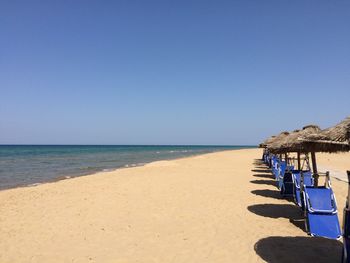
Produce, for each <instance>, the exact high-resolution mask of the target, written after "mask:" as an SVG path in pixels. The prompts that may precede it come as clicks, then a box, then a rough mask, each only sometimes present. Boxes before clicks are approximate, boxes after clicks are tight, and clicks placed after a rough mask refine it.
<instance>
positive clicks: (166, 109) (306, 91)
mask: <svg viewBox="0 0 350 263" xmlns="http://www.w3.org/2000/svg"><path fill="white" fill-rule="evenodd" d="M349 14H350V2H349V1H345V0H343V1H341V0H340V1H329V0H327V1H321V0H317V1H316V0H314V1H305V0H299V1H280V0H275V1H269V0H268V1H261V0H255V1H253V0H252V1H249V0H242V1H199V0H198V1H12V0H8V1H1V3H0V144H13V143H14V144H257V143H258V142H260V141H261V140H262V139H264V138H265V137H266V136H268V135H272V134H275V133H278V132H279V131H281V130H291V129H295V128H299V127H301V126H302V125H304V124H309V123H316V124H319V125H320V126H321V127H322V128H325V127H327V126H331V125H334V124H336V123H337V122H338V121H340V120H342V119H343V118H344V117H346V116H347V115H349V114H350V104H349V98H350V15H349Z"/></svg>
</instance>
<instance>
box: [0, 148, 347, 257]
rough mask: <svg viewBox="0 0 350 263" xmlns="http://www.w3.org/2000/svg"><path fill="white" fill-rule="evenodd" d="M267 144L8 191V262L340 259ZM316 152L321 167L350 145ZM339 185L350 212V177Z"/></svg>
mask: <svg viewBox="0 0 350 263" xmlns="http://www.w3.org/2000/svg"><path fill="white" fill-rule="evenodd" d="M261 153H262V150H261V149H245V150H234V151H224V152H217V153H211V154H205V155H200V156H195V157H189V158H183V159H177V160H172V161H159V162H154V163H150V164H147V165H145V166H142V167H135V168H128V169H119V170H116V171H113V172H105V173H99V174H95V175H89V176H83V177H77V178H72V179H68V180H62V181H58V182H54V183H47V184H42V185H39V186H35V187H25V188H16V189H10V190H4V191H0V262H1V263H7V262H8V263H15V262H46V263H47V262H186V263H188V262H230V263H232V262H264V261H268V262H310V261H312V260H315V261H314V262H339V260H340V257H341V248H342V243H341V242H340V241H335V240H328V239H322V238H312V237H309V236H307V234H306V233H305V231H304V221H303V219H302V216H301V213H300V210H299V209H298V208H297V207H296V206H295V205H294V204H293V202H291V201H288V200H285V199H283V198H281V197H280V195H279V193H278V191H277V188H276V187H275V182H274V180H273V179H272V176H271V173H270V172H269V171H268V170H267V169H266V167H264V166H263V165H262V164H261V163H260V161H259V160H258V159H260V157H261ZM318 157H319V158H318V161H319V165H320V167H321V166H322V167H328V168H330V169H333V170H337V171H339V172H340V173H341V172H343V173H344V175H345V169H350V162H349V160H350V154H338V155H327V154H322V155H319V156H318ZM332 158H333V159H332ZM332 160H334V161H332ZM332 184H333V187H334V191H335V194H336V197H337V201H338V207H339V219H340V221H342V209H343V207H344V203H345V198H346V195H347V184H346V183H345V182H343V181H340V180H337V179H335V178H334V179H333V180H332Z"/></svg>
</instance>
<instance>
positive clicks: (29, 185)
mask: <svg viewBox="0 0 350 263" xmlns="http://www.w3.org/2000/svg"><path fill="white" fill-rule="evenodd" d="M41 184H43V183H34V184H28V185H27V186H28V187H31V186H37V185H41Z"/></svg>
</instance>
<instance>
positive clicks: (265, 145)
mask: <svg viewBox="0 0 350 263" xmlns="http://www.w3.org/2000/svg"><path fill="white" fill-rule="evenodd" d="M275 138H276V136H275V135H273V136H271V137H269V138H267V139H266V140H265V141H263V142H262V143H260V144H259V147H260V148H266V147H267V145H268V144H270V143H271V142H273V140H274V139H275Z"/></svg>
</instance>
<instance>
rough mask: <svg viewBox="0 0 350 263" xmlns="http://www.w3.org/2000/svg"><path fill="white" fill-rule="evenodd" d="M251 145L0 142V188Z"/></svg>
mask: <svg viewBox="0 0 350 263" xmlns="http://www.w3.org/2000/svg"><path fill="white" fill-rule="evenodd" d="M250 147H251V146H114V145H110V146H105V145H93V146H90V145H74V146H72V145H0V189H7V188H13V187H17V186H25V185H32V184H38V183H43V182H48V181H54V180H59V179H64V178H69V177H75V176H81V175H87V174H92V173H96V172H99V171H108V170H112V169H117V168H121V167H133V166H139V165H143V164H145V163H149V162H152V161H157V160H166V159H175V158H179V157H186V156H191V155H196V154H203V153H209V152H215V151H222V150H231V149H241V148H250Z"/></svg>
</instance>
